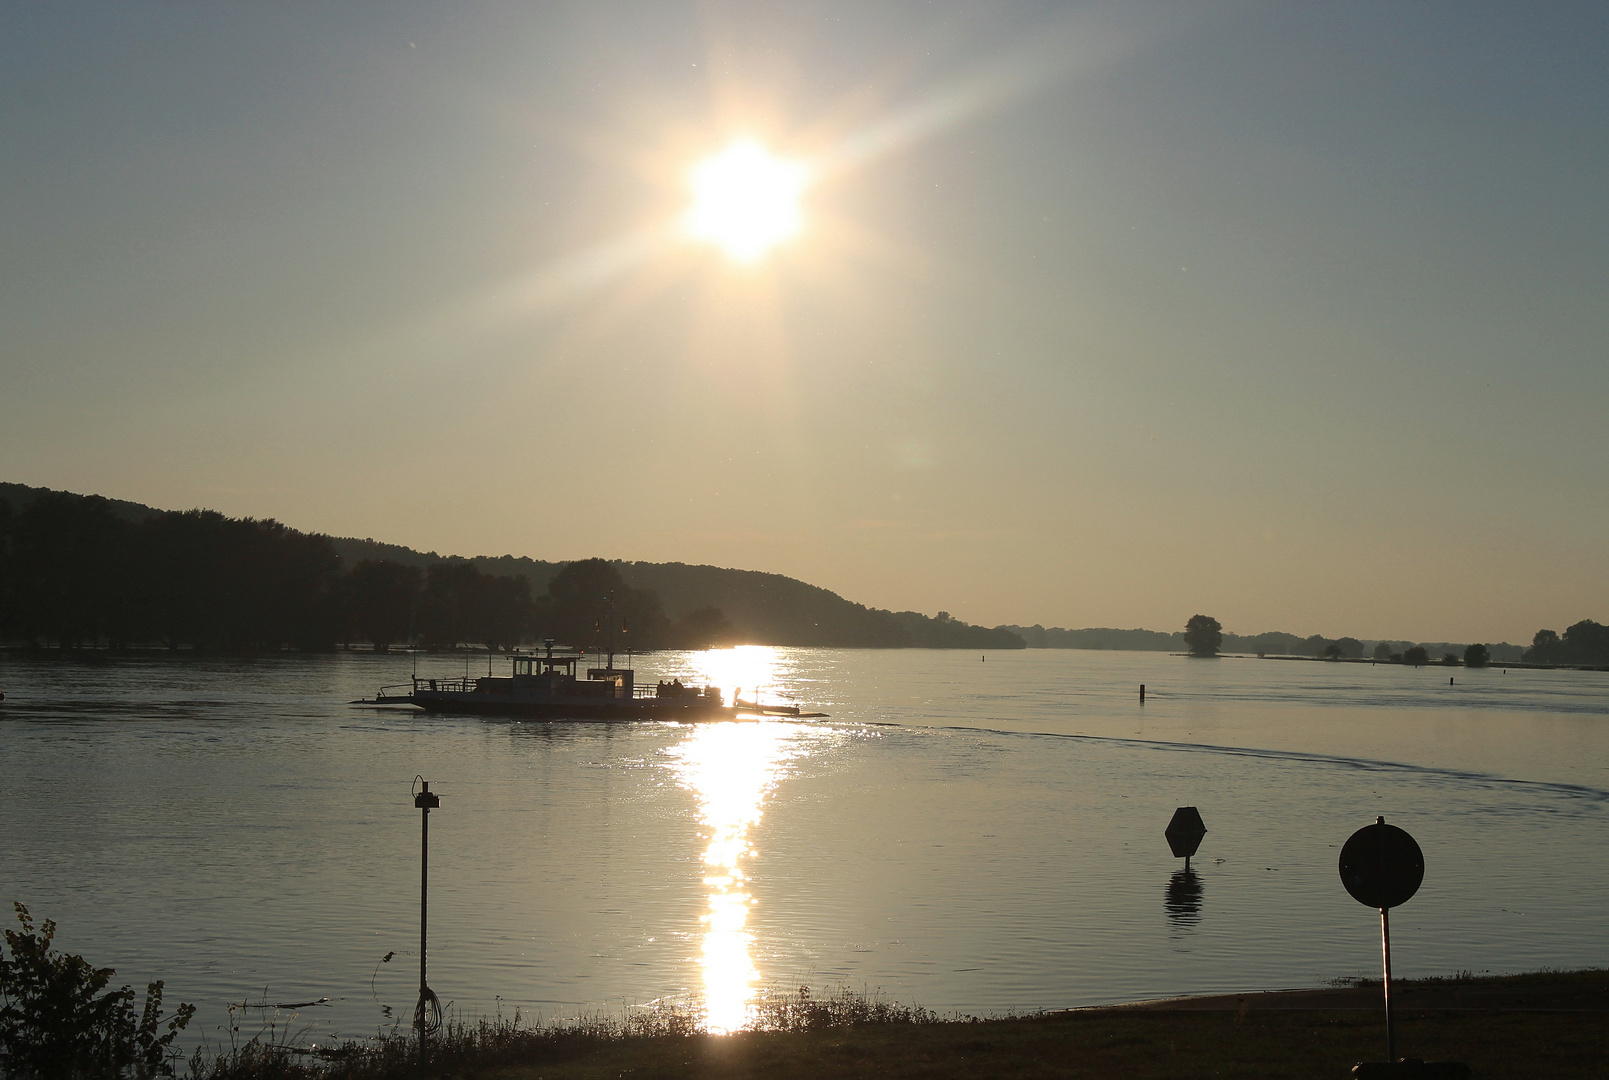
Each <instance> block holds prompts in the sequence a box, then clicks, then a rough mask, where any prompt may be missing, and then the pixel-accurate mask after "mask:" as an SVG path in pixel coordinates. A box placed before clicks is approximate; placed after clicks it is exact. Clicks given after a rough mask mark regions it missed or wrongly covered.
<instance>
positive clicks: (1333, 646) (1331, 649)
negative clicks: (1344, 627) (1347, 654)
mask: <svg viewBox="0 0 1609 1080" xmlns="http://www.w3.org/2000/svg"><path fill="white" fill-rule="evenodd" d="M1324 659H1326V660H1339V659H1341V643H1340V642H1338V641H1332V642H1330V643H1329V644H1328V645H1326V646H1324Z"/></svg>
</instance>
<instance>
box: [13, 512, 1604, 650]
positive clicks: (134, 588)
mask: <svg viewBox="0 0 1609 1080" xmlns="http://www.w3.org/2000/svg"><path fill="white" fill-rule="evenodd" d="M547 637H551V638H553V639H555V640H557V641H560V642H563V643H565V644H570V645H576V646H579V647H582V648H594V647H605V648H607V647H609V646H610V645H613V646H615V647H617V648H618V649H619V650H621V651H624V650H626V649H628V648H630V649H635V650H638V651H646V650H650V649H661V648H707V647H710V646H714V645H723V644H764V645H794V646H818V647H838V648H955V649H977V650H980V651H988V650H1001V649H1021V648H1024V647H1026V648H1033V649H1095V650H1103V649H1105V650H1116V649H1130V650H1147V651H1163V652H1184V651H1186V646H1185V643H1184V636H1183V633H1182V632H1179V631H1176V632H1172V633H1168V632H1162V631H1156V630H1120V629H1109V628H1100V627H1097V628H1089V629H1082V630H1068V629H1063V628H1061V627H1050V628H1046V627H1044V626H1039V625H1034V626H997V627H993V628H989V627H982V626H973V625H970V624H968V623H964V622H961V621H960V620H958V619H954V618H951V617H950V615H949V614H948V613H947V612H943V611H941V612H939V613H938V614H937V615H935V616H928V615H923V614H921V613H919V612H914V611H897V612H896V611H887V610H883V609H880V608H869V607H866V606H865V605H862V604H857V603H854V602H852V601H849V600H846V599H844V598H843V597H841V596H839V595H838V594H837V593H834V592H830V591H829V590H827V589H823V588H819V587H817V586H814V585H809V584H806V583H805V582H802V581H798V580H796V579H794V578H789V577H784V576H783V575H781V574H768V573H763V572H760V571H753V570H730V569H723V568H720V567H714V566H689V565H686V564H684V563H646V562H620V561H606V560H603V559H587V560H581V561H579V562H570V563H560V562H543V561H540V560H536V559H530V558H525V557H520V556H513V555H503V556H499V557H488V556H479V557H475V558H463V557H460V556H441V555H437V554H436V553H435V552H419V551H414V550H413V549H411V548H406V547H401V546H399V545H395V544H386V543H383V542H380V541H377V540H373V539H362V540H360V539H354V538H343V537H331V536H326V535H323V534H319V533H302V532H299V531H297V530H295V529H292V528H290V527H288V526H285V525H282V524H280V523H279V522H277V521H273V520H266V519H253V518H229V517H226V516H224V515H223V514H219V513H217V512H215V511H208V510H187V511H163V510H156V509H153V508H151V507H149V506H144V505H141V504H139V503H132V502H125V501H121V500H116V499H105V498H102V497H100V496H95V495H76V494H72V493H69V492H56V491H50V490H48V489H45V488H31V487H26V486H24V485H20V484H7V483H0V641H11V642H19V643H29V644H34V645H48V644H54V645H59V646H65V647H75V646H98V645H106V646H110V647H114V648H117V647H130V646H153V645H155V646H165V647H168V648H199V649H208V650H217V651H272V650H276V649H281V648H287V647H288V648H296V649H305V650H324V649H333V648H336V647H338V646H340V645H346V644H353V643H368V644H372V645H374V646H375V647H377V648H386V647H388V646H390V645H400V644H408V645H419V646H423V647H426V648H453V647H456V646H458V645H474V646H486V647H489V648H493V649H508V648H512V647H515V646H518V645H521V644H530V643H534V642H536V641H539V640H541V639H543V638H547ZM1415 647H1418V648H1422V649H1424V650H1425V653H1426V654H1427V655H1428V656H1429V657H1430V658H1431V659H1432V660H1435V659H1440V658H1443V657H1444V656H1455V655H1456V656H1461V655H1462V654H1463V650H1464V649H1465V645H1464V644H1462V643H1453V642H1418V643H1415V642H1411V641H1391V640H1386V641H1362V640H1359V639H1357V638H1351V637H1341V638H1327V637H1324V636H1323V635H1319V634H1314V635H1311V636H1308V637H1298V636H1297V635H1295V634H1287V633H1278V632H1273V633H1264V634H1258V635H1255V636H1244V635H1238V634H1229V633H1226V634H1224V635H1223V643H1222V651H1224V652H1230V653H1249V654H1257V655H1267V656H1311V657H1323V656H1327V655H1332V656H1338V657H1340V658H1344V659H1356V658H1361V657H1364V656H1365V655H1370V656H1376V657H1381V658H1386V657H1390V656H1395V655H1401V654H1403V653H1405V652H1407V651H1408V650H1410V649H1412V648H1415ZM1487 649H1488V651H1489V654H1490V657H1491V662H1493V663H1518V662H1528V663H1537V664H1553V665H1574V666H1587V667H1601V666H1609V628H1605V627H1603V626H1600V625H1599V624H1598V623H1595V622H1593V621H1591V620H1583V621H1581V622H1578V623H1576V624H1574V625H1572V626H1570V627H1569V628H1568V629H1566V630H1565V631H1564V633H1563V634H1562V635H1561V634H1559V633H1556V632H1554V631H1552V630H1541V631H1538V632H1537V634H1536V636H1535V638H1534V639H1533V642H1532V647H1531V648H1530V649H1523V648H1522V647H1521V646H1518V645H1510V644H1508V643H1507V642H1499V643H1496V644H1488V645H1487Z"/></svg>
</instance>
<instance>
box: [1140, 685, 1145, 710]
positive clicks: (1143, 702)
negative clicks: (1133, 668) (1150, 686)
mask: <svg viewBox="0 0 1609 1080" xmlns="http://www.w3.org/2000/svg"><path fill="white" fill-rule="evenodd" d="M1140 704H1141V705H1144V704H1145V684H1144V683H1141V684H1140Z"/></svg>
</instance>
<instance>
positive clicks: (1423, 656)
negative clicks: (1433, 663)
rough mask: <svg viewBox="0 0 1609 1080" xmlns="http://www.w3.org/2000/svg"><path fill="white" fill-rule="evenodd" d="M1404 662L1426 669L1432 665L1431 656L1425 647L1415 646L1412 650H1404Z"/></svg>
mask: <svg viewBox="0 0 1609 1080" xmlns="http://www.w3.org/2000/svg"><path fill="white" fill-rule="evenodd" d="M1402 662H1403V663H1404V664H1412V665H1413V666H1414V667H1424V666H1425V665H1426V664H1428V663H1430V654H1429V653H1428V652H1426V651H1425V647H1424V646H1423V645H1415V646H1414V647H1413V648H1411V649H1404V650H1402Z"/></svg>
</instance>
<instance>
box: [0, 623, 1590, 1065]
mask: <svg viewBox="0 0 1609 1080" xmlns="http://www.w3.org/2000/svg"><path fill="white" fill-rule="evenodd" d="M481 663H482V664H484V660H482V661H481ZM409 664H410V661H409V659H408V658H406V657H384V656H369V655H361V654H353V655H342V656H330V657H306V658H304V657H295V658H291V657H287V658H275V659H269V660H260V661H256V662H242V661H238V660H196V659H189V658H185V659H170V658H168V657H150V658H136V659H117V660H113V661H109V662H100V663H86V662H71V661H60V660H54V659H52V660H43V661H41V660H37V659H33V658H29V657H26V656H21V655H16V654H12V655H7V656H3V657H0V688H3V689H4V690H5V691H6V693H7V695H8V696H7V700H6V702H5V704H4V706H3V707H0V709H3V711H0V805H3V806H4V808H5V817H4V826H3V828H4V833H3V835H4V851H3V854H0V901H10V900H12V899H16V900H20V901H22V902H24V903H26V904H28V905H29V906H30V907H31V908H32V909H33V910H34V912H35V914H36V915H38V916H41V917H51V918H54V919H56V920H57V921H58V922H59V923H60V924H61V927H62V930H61V934H60V939H59V940H60V942H61V943H62V945H63V946H64V947H65V948H67V949H68V950H70V951H79V952H83V953H84V954H86V955H87V956H88V957H89V958H90V959H91V960H93V961H94V962H96V963H98V964H110V965H113V966H115V967H116V968H117V969H118V977H119V981H125V980H126V981H131V982H135V983H136V984H139V983H143V981H145V980H146V979H148V978H154V977H159V976H160V977H164V978H166V979H167V982H168V992H169V1000H170V1001H172V1000H178V999H183V1000H190V1001H195V1002H197V1003H198V1004H200V1005H201V1006H202V1012H201V1015H200V1017H199V1019H198V1026H199V1027H200V1029H201V1030H202V1032H203V1033H206V1034H210V1036H211V1037H212V1038H213V1039H214V1040H216V1039H218V1038H219V1025H221V1024H222V1023H224V1019H225V1003H227V1002H229V1001H231V1000H232V1001H241V1000H244V999H251V1000H261V1001H267V1002H270V1003H276V1002H277V1003H295V1002H305V1001H310V1000H314V999H318V998H324V997H327V998H329V999H331V1000H330V1002H329V1004H327V1005H322V1006H315V1007H307V1008H302V1009H299V1010H286V1012H285V1013H284V1014H283V1015H282V1016H281V1019H282V1020H284V1019H286V1018H288V1017H289V1016H290V1014H291V1013H292V1012H294V1013H295V1016H296V1018H295V1021H294V1023H295V1024H296V1026H297V1027H298V1028H301V1027H307V1028H308V1030H309V1032H310V1034H311V1035H313V1036H314V1037H318V1038H324V1037H327V1036H329V1035H364V1034H369V1033H372V1032H373V1031H375V1030H377V1029H380V1028H389V1027H390V1026H391V1024H392V1023H393V1022H394V1021H393V1019H391V1018H390V1017H392V1016H395V1015H398V1014H400V1015H401V1016H403V1017H405V1018H406V1017H409V1016H411V1012H412V1006H413V999H414V986H415V985H416V981H417V977H418V968H417V963H418V959H417V956H418V954H417V951H416V950H417V948H418V936H417V935H418V924H417V917H418V913H417V903H418V841H419V835H418V830H419V820H418V813H417V811H415V810H414V809H413V806H412V799H411V796H410V784H411V782H412V780H413V778H414V776H415V774H419V773H422V774H423V775H424V776H425V777H427V778H428V779H429V780H430V781H431V783H432V787H433V789H434V790H436V791H438V792H439V793H440V794H441V796H442V808H441V810H440V811H438V812H436V813H434V814H432V816H431V882H432V890H431V954H430V955H431V969H430V970H431V979H430V981H431V984H432V986H433V987H434V988H435V989H436V991H437V992H438V993H439V994H440V995H441V997H442V999H443V1000H444V1001H450V1002H453V1003H455V1005H456V1007H457V1009H458V1010H459V1011H460V1012H461V1013H465V1014H468V1015H470V1016H473V1015H477V1014H490V1013H493V1012H495V1011H496V1010H497V1009H498V1008H499V1007H501V1008H502V1009H503V1011H504V1012H505V1013H507V1012H510V1011H512V1009H513V1008H515V1007H519V1008H521V1009H522V1010H524V1011H525V1012H526V1014H527V1015H530V1014H533V1013H535V1014H539V1015H542V1016H548V1017H553V1016H573V1015H576V1014H578V1013H585V1012H606V1013H611V1014H615V1015H618V1014H619V1013H620V1012H621V1010H622V1009H625V1008H630V1007H635V1006H640V1005H644V1004H646V1003H651V1002H655V1001H659V1000H665V999H671V1000H675V1001H678V1002H682V1003H685V1004H688V1005H690V1006H692V1007H694V1008H697V1009H700V1010H702V1011H703V1012H704V1014H705V1016H706V1018H707V1022H708V1023H709V1025H710V1026H711V1027H713V1028H716V1029H724V1028H731V1027H735V1026H740V1025H741V1024H742V1023H743V1021H744V1017H745V1013H746V1009H747V1008H748V1006H749V1003H750V1002H751V1001H752V1000H753V998H754V995H756V994H757V993H761V992H764V991H765V990H766V989H768V988H776V987H794V986H798V985H801V984H805V983H808V984H809V985H811V986H813V987H817V988H824V987H831V986H836V985H847V986H850V987H853V988H856V989H862V988H864V989H870V990H881V991H883V992H884V993H886V994H887V995H888V996H890V997H892V998H895V999H897V1000H900V1001H904V1002H910V1003H920V1004H923V1005H926V1006H928V1007H930V1008H935V1009H939V1010H962V1011H966V1012H972V1013H980V1014H981V1013H989V1012H1000V1011H1005V1010H1013V1009H1015V1010H1024V1009H1038V1008H1054V1007H1063V1006H1070V1005H1083V1004H1094V1003H1100V1002H1113V1001H1122V1000H1132V999H1137V998H1144V997H1152V996H1161V995H1170V994H1178V993H1201V992H1210V991H1224V990H1241V989H1249V988H1268V987H1285V986H1300V985H1314V984H1317V983H1320V982H1322V981H1324V980H1327V979H1331V978H1335V977H1340V976H1351V975H1360V974H1371V973H1374V972H1375V971H1376V970H1377V964H1378V952H1377V950H1378V940H1377V937H1376V934H1377V920H1376V917H1375V916H1374V915H1373V914H1372V913H1371V912H1370V911H1368V910H1367V909H1364V908H1362V907H1360V906H1359V905H1358V904H1356V903H1355V902H1354V901H1353V900H1351V899H1350V898H1349V897H1348V896H1347V895H1346V893H1345V892H1344V891H1343V890H1342V888H1341V886H1340V883H1339V880H1338V879H1337V876H1336V870H1335V861H1336V856H1337V853H1338V851H1339V846H1340V844H1341V843H1342V842H1344V841H1345V839H1346V837H1347V836H1348V835H1349V834H1350V833H1351V832H1352V831H1353V830H1354V829H1356V828H1358V827H1359V826H1361V825H1364V824H1368V823H1369V822H1372V821H1373V820H1374V818H1375V816H1376V815H1377V814H1384V815H1385V816H1386V818H1387V820H1389V821H1392V822H1394V823H1396V824H1399V825H1402V826H1403V827H1405V828H1407V829H1408V830H1409V831H1410V832H1412V833H1413V834H1414V835H1415V836H1416V837H1417V838H1418V839H1419V841H1420V843H1421V845H1422V846H1423V847H1424V849H1425V854H1426V864H1427V867H1428V869H1427V873H1426V879H1425V884H1424V887H1423V888H1422V889H1421V891H1420V893H1419V895H1418V896H1416V897H1415V898H1414V899H1413V900H1412V901H1410V902H1409V903H1408V904H1407V905H1405V906H1404V907H1402V908H1400V909H1398V912H1397V913H1396V915H1395V917H1394V918H1393V920H1392V922H1393V944H1394V946H1395V949H1394V952H1395V959H1396V966H1397V970H1398V971H1399V972H1400V973H1402V974H1405V975H1415V974H1446V973H1451V972H1453V971H1456V970H1458V969H1470V970H1475V971H1488V970H1489V971H1510V970H1519V969H1531V968H1536V967H1539V966H1544V965H1555V966H1572V967H1573V966H1583V965H1600V966H1601V965H1609V921H1606V920H1605V919H1604V918H1603V916H1602V899H1601V898H1602V896H1603V895H1604V893H1605V891H1606V887H1609V830H1606V828H1605V826H1606V825H1609V676H1606V675H1604V674H1599V673H1583V672H1522V671H1517V670H1516V671H1509V672H1507V673H1505V672H1503V671H1502V670H1501V669H1498V668H1494V669H1490V670H1485V671H1465V670H1463V669H1454V670H1453V671H1452V672H1451V675H1452V677H1453V678H1455V679H1456V684H1455V685H1451V686H1449V685H1448V682H1447V680H1448V677H1449V672H1448V670H1446V669H1441V668H1426V669H1421V670H1412V669H1403V668H1399V667H1389V666H1380V667H1373V666H1368V665H1334V664H1321V663H1301V662H1278V661H1257V660H1242V659H1224V660H1219V661H1216V662H1212V661H1191V660H1188V659H1186V658H1182V657H1173V656H1167V655H1161V654H1155V653H1094V652H1060V651H1031V652H1026V653H1023V652H1019V653H1010V654H995V655H990V656H989V657H988V660H987V662H981V661H980V658H979V656H978V655H977V654H957V653H952V652H919V651H891V652H878V651H832V650H803V649H801V650H789V649H776V650H772V649H757V648H751V649H740V650H727V651H721V652H712V653H693V654H663V655H659V656H654V657H651V658H648V659H646V660H642V661H639V664H638V668H639V681H643V680H653V679H655V678H658V677H659V676H660V675H661V674H663V675H664V676H665V677H670V676H671V675H681V676H683V677H687V676H693V677H694V678H696V679H698V680H699V681H704V680H706V679H713V680H714V681H715V682H717V683H718V684H719V685H722V686H724V687H726V688H727V689H728V691H729V692H730V690H731V689H732V688H734V687H736V686H742V687H743V688H744V691H745V696H748V694H749V693H750V692H752V691H753V690H755V689H756V688H759V689H762V690H764V691H765V692H766V694H767V696H769V697H771V698H778V699H784V700H797V701H803V702H806V703H808V704H812V705H815V706H819V707H820V708H822V709H823V711H826V712H829V713H831V714H832V716H831V719H830V720H826V721H818V722H766V723H743V724H732V723H725V724H713V725H702V726H677V725H673V724H622V725H613V726H600V725H582V724H547V723H535V722H519V721H510V720H481V719H442V718H425V717H423V716H415V715H412V714H409V713H405V712H392V711H374V710H363V709H353V708H349V707H348V706H347V705H346V702H347V701H348V700H349V699H352V698H356V697H359V696H361V695H364V694H371V693H372V692H373V691H374V689H375V688H376V687H377V686H379V685H380V684H382V683H387V682H396V681H399V680H401V679H405V678H406V676H407V674H408V668H409ZM462 670H463V669H462V662H461V661H454V660H451V659H430V660H421V673H422V674H432V673H435V674H441V675H449V674H453V673H455V672H457V673H462ZM1141 682H1144V683H1146V684H1147V685H1148V691H1149V700H1148V701H1147V702H1146V704H1145V705H1144V706H1141V705H1140V704H1139V702H1138V700H1137V693H1136V691H1137V687H1138V684H1139V683H1141ZM1181 804H1195V805H1197V806H1199V807H1200V808H1201V812H1202V814H1203V816H1204V817H1205V819H1206V822H1207V826H1208V828H1209V829H1210V830H1211V831H1210V832H1209V834H1208V836H1207V838H1206V840H1205V842H1204V843H1203V845H1202V848H1201V852H1200V854H1199V856H1198V857H1197V859H1196V861H1195V868H1196V870H1197V871H1198V873H1197V876H1196V878H1195V880H1194V881H1193V882H1186V881H1183V880H1181V879H1180V877H1179V876H1178V871H1179V868H1180V864H1179V863H1178V862H1177V861H1176V860H1174V859H1172V858H1171V857H1170V856H1169V853H1168V850H1167V846H1166V844H1165V842H1164V840H1163V837H1162V830H1163V827H1164V826H1165V825H1166V824H1167V821H1168V819H1169V817H1170V816H1171V814H1172V812H1173V808H1174V807H1175V806H1177V805H1181ZM387 953H394V954H395V956H394V958H393V959H392V960H391V962H389V963H381V958H382V957H384V956H385V955H386V954H387ZM387 1007H389V1008H390V1010H391V1013H390V1014H388V1013H387V1012H386V1008H387Z"/></svg>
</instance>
